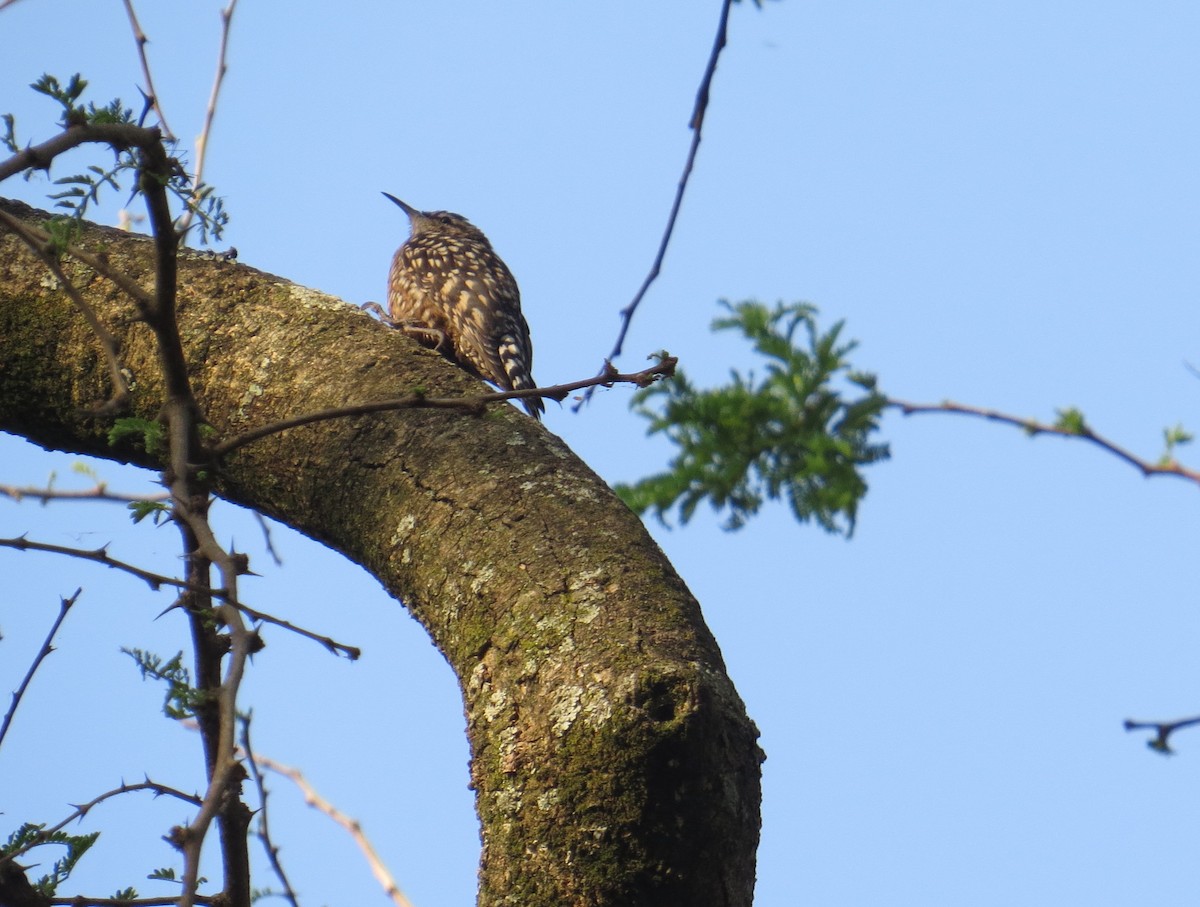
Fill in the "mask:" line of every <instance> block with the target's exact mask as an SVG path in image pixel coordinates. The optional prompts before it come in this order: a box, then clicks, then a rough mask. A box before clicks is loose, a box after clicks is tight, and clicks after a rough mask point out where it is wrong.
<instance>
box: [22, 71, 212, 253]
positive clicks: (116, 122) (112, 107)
mask: <svg viewBox="0 0 1200 907" xmlns="http://www.w3.org/2000/svg"><path fill="white" fill-rule="evenodd" d="M87 84H88V83H87V80H86V79H84V78H82V77H81V76H80V75H79V73H76V74H75V75H73V76H71V78H70V79H68V80H67V81H66V84H64V83H63V82H61V81H60V80H59V79H58V78H57V77H56V76H53V75H50V74H48V73H47V74H44V75H43V76H42V77H41V78H40V79H38V80H37V81H36V82H34V83H32V84H31V85H30V88H32V89H33V90H34V91H36V92H38V93H39V94H43V95H45V96H46V97H48V98H50V99H52V100H54V101H56V102H57V103H58V104H59V106H60V107H61V108H62V114H61V116H60V117H59V125H60V126H62V127H63V129H72V128H74V127H89V126H92V127H97V126H129V127H139V128H140V126H141V120H142V119H144V116H145V114H144V113H143V116H142V117H141V118H136V117H135V116H134V113H133V110H132V109H131V108H128V107H126V106H125V105H124V104H123V103H122V102H121V100H120V98H116V99H114V100H112V101H109V102H108V103H107V104H104V105H101V106H97V105H96V104H95V103H94V102H88V103H86V104H85V103H83V101H82V98H83V94H84V91H85V89H86V88H87ZM0 122H3V124H4V131H3V133H2V134H0V144H2V145H3V146H4V147H5V148H7V149H8V150H9V151H10V152H12V153H13V154H16V153H18V152H19V151H20V150H21V149H20V144H19V143H18V141H17V136H16V123H15V119H14V117H13V115H12V114H7V113H6V114H4V115H3V116H2V117H0ZM109 135H111V133H109ZM105 141H107V142H108V144H109V145H110V146H111V148H112V150H113V153H114V155H115V160H114V163H113V164H112V166H110V167H101V166H99V165H96V164H91V165H88V167H87V168H86V169H85V171H83V172H80V173H73V174H71V175H69V176H64V177H60V178H58V179H56V180H54V184H55V185H56V186H62V187H64V188H63V189H62V190H61V191H59V192H55V193H51V195H50V196H49V197H50V198H51V199H53V200H54V204H55V207H57V208H63V209H65V210H67V211H69V212H70V213H71V217H73V218H75V219H76V220H79V219H82V218H83V217H84V216H85V214H86V213H87V209H88V207H89V206H90V205H92V204H95V203H98V202H99V200H100V191H101V189H103V188H104V187H106V186H107V187H108V188H110V189H113V190H116V191H120V189H121V184H120V182H119V178H120V176H121V175H122V173H124V172H125V171H133V172H134V173H135V174H138V175H140V174H141V173H142V167H141V160H142V154H141V151H140V150H139V149H138V148H137V147H136V146H134V145H133V144H124V143H123V142H121V141H119V140H116V139H112V138H108V139H105ZM167 152H168V155H169V157H170V160H171V163H172V165H173V166H172V168H171V174H170V176H169V177H168V178H166V179H165V182H164V188H165V189H166V190H167V191H168V192H169V193H170V194H171V195H173V196H175V197H176V198H177V199H178V200H179V202H180V203H181V205H182V206H183V207H184V208H185V209H186V210H188V211H190V212H193V213H194V214H195V215H196V221H195V226H196V228H197V230H198V231H199V234H200V242H201V243H202V244H204V243H207V242H209V240H210V239H212V240H216V239H220V237H221V233H222V231H223V229H224V227H225V225H226V224H227V223H228V222H229V215H228V214H227V213H226V211H225V207H224V202H223V201H222V199H221V198H220V197H219V196H218V195H216V194H215V193H214V191H213V188H212V187H211V186H207V185H203V184H201V185H196V184H195V183H194V181H193V178H192V177H191V176H190V175H189V174H188V173H187V171H186V170H185V168H184V166H183V164H182V163H181V162H180V159H179V157H178V155H177V152H176V146H175V144H174V143H168V144H167ZM44 168H45V169H47V170H49V164H48V163H47V164H45V165H44ZM36 169H38V168H36V167H30V168H29V169H28V170H26V171H25V178H26V179H29V177H30V176H32V175H33V173H34V172H35V170H36ZM142 191H143V187H142V186H141V185H140V181H139V180H138V179H137V178H135V179H134V180H133V190H132V192H131V195H130V198H131V199H132V198H133V197H134V196H136V195H138V194H140V193H141V192H142ZM126 204H128V202H126Z"/></svg>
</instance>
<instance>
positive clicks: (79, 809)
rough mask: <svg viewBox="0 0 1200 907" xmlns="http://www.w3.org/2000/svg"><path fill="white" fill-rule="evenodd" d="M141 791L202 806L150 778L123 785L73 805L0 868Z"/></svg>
mask: <svg viewBox="0 0 1200 907" xmlns="http://www.w3.org/2000/svg"><path fill="white" fill-rule="evenodd" d="M139 790H148V791H151V792H152V793H153V794H154V795H155V796H156V797H163V796H166V797H174V798H175V799H177V800H182V801H183V802H184V803H191V804H192V805H193V806H199V805H200V798H199V797H197V796H196V795H195V794H187V793H184V792H183V791H181V790H179V789H178V788H174V787H169V786H168V785H166V784H159V783H158V782H157V781H151V780H150V779H149V778H147V779H146V780H145V781H139V782H138V783H136V784H124V783H122V784H121V786H120V787H116V788H113V789H112V790H110V791H105V792H104V793H102V794H100V795H99V796H98V797H94V798H93V799H91V800H89V801H88V802H87V803H83V804H79V805H75V804H73V805H74V806H75V808H74V809H73V810H72V811H71V813H70V815H68V816H67V817H66V818H65V819H63V820H62V821H61V822H59V823H58V824H57V825H52V826H51V827H49V828H43V829H42V830H41V832H40V833H39V834H38V835H37V837H36V838H35V839H34V840H32V841H30V842H29V843H28V844H26V845H25V846H23V847H21V848H18V849H17V850H14V851H13V852H12V853H10V854H7V855H6V856H4V857H0V866H2V865H4V864H5V863H7V862H9V861H10V860H15V859H16V858H17V857H19V856H21V855H22V854H24V853H28V852H29V851H30V850H32V849H33V848H35V847H39V846H41V845H42V844H43V843H44V842H45V841H48V840H49V839H50V838H51V837H52V836H54V835H55V834H57V833H58V832H60V831H62V830H63V829H64V828H66V827H67V826H68V825H70V824H71V823H72V822H77V821H79V820H80V819H82V818H83V817H84V816H86V815H87V814H88V813H89V812H91V810H92V808H93V807H95V806H99V805H100V804H101V803H103V802H104V801H105V800H110V799H112V798H113V797H117V796H120V795H121V794H129V793H133V792H134V791H139Z"/></svg>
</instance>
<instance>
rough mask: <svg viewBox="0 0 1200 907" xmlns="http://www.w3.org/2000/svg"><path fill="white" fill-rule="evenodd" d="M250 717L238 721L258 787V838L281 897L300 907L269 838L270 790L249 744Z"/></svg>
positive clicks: (251, 771)
mask: <svg viewBox="0 0 1200 907" xmlns="http://www.w3.org/2000/svg"><path fill="white" fill-rule="evenodd" d="M251 717H252V715H249V714H248V715H244V716H242V717H241V718H240V723H241V725H242V752H244V753H245V754H246V762H247V764H248V765H249V766H250V777H251V778H253V779H254V786H255V787H256V788H257V789H258V803H259V809H258V839H259V840H260V841H262V845H263V849H264V850H266V852H267V860H268V861H270V863H271V868H272V869H273V870H274V871H275V875H276V876H277V877H278V878H279V881H280V882H281V883H282V884H283V897H285V898H287V900H288V902H289V903H290V904H291V905H292V907H300V905H299V904H298V903H297V901H296V890H295V889H294V888H292V883H291V881H289V880H288V877H287V873H286V872H284V869H283V863H282V862H280V859H279V848H278V847H277V846H276V845H275V842H274V841H272V840H271V828H270V825H269V824H268V815H267V797H268V795H269V793H270V792H269V791H268V790H267V786H266V784H264V783H263V775H262V771H261V769H259V767H258V758H257V757H256V756H255V754H254V750H253V749H252V748H251V746H250V719H251Z"/></svg>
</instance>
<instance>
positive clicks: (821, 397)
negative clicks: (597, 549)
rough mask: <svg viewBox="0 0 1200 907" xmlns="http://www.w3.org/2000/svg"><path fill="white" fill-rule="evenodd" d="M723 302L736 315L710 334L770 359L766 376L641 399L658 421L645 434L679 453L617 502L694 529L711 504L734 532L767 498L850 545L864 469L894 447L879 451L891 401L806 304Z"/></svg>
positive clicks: (642, 394)
mask: <svg viewBox="0 0 1200 907" xmlns="http://www.w3.org/2000/svg"><path fill="white" fill-rule="evenodd" d="M721 304H722V305H723V306H724V307H725V308H726V309H727V310H728V312H729V314H728V315H726V316H724V317H721V318H717V319H716V320H715V321H714V322H713V325H712V326H713V329H714V330H718V331H727V330H737V331H740V332H741V334H742V335H743V336H744V337H745V338H746V339H747V340H749V341H750V342H751V343H752V344H753V347H754V350H755V352H756V353H757V354H758V355H759V356H761V357H763V358H764V359H765V360H766V365H765V369H764V373H763V375H762V377H761V378H759V377H756V376H755V375H754V374H753V373H749V374H745V375H744V374H742V373H741V372H739V371H737V370H732V371H731V374H730V381H729V383H728V384H725V385H722V386H719V387H715V388H711V389H707V390H701V389H699V388H697V387H695V386H694V385H693V384H692V383H691V382H690V381H689V380H688V379H687V377H686V376H685V375H684V374H683V373H682V371H677V372H676V375H675V378H674V379H673V380H672V381H667V382H662V383H660V384H655V385H653V386H651V387H648V388H646V389H644V390H641V391H639V392H638V393H637V394H636V395H635V397H634V399H633V402H632V404H631V405H632V407H633V408H634V410H635V411H636V412H637V413H638V414H639V415H641V416H644V417H645V418H646V419H647V420H649V423H650V426H649V428H648V430H647V433H648V434H650V435H654V434H663V435H665V436H666V437H667V438H668V439H669V440H670V441H671V443H672V444H674V445H675V447H676V448H677V450H678V452H677V453H676V455H675V456H674V458H673V459H672V460H671V462H670V464H669V469H668V470H667V471H666V472H662V473H659V474H657V475H652V476H649V477H647V478H644V479H641V480H640V481H638V482H637V483H635V484H633V485H619V486H617V488H616V491H617V493H618V494H619V495H621V497H622V498H623V499H624V500H625V502H626V503H627V504H629V506H630V507H632V508H633V509H634V510H635V511H637V512H638V513H645V512H646V511H647V510H653V511H654V513H655V515H656V516H657V517H658V518H659V519H660V520H661V521H663V522H664V523H665V522H666V514H667V512H668V511H670V510H671V509H672V508H676V507H677V508H678V517H679V520H680V522H681V523H687V522H688V520H690V519H691V517H692V516H693V514H694V513H695V510H696V507H697V506H698V505H699V504H700V502H701V501H705V500H707V501H708V502H709V504H710V505H711V506H712V507H713V509H714V510H716V511H718V512H722V511H724V512H727V514H728V516H727V518H726V521H725V528H726V529H731V530H732V529H739V528H741V527H742V526H743V525H745V523H746V521H747V519H749V518H750V517H751V516H753V515H754V514H755V513H757V512H758V509H759V507H760V506H761V505H762V503H763V501H764V500H767V499H769V500H778V499H780V498H783V499H786V500H787V502H788V504H789V506H790V507H791V509H792V513H793V514H794V515H795V517H796V519H797V520H798V521H800V522H807V521H809V520H816V522H817V524H818V525H820V526H821V527H822V528H823V529H825V530H826V531H828V532H831V533H840V534H845V535H846V536H849V535H851V534H852V533H853V531H854V525H855V518H856V516H857V511H858V504H859V501H861V500H862V498H863V496H864V495H865V494H866V491H867V483H866V481H865V479H864V478H863V475H862V471H861V470H862V467H864V466H867V465H869V464H871V463H875V462H878V461H879V460H883V459H886V458H887V457H888V447H887V445H886V444H879V443H872V441H871V438H872V436H873V435H874V434H875V433H876V432H877V431H878V428H879V420H880V414H881V412H882V410H883V408H884V406H885V404H886V398H885V397H884V396H883V394H881V393H879V392H878V391H877V390H876V386H875V385H876V381H875V376H874V375H871V374H867V373H865V372H860V371H856V370H853V369H852V368H851V367H850V364H849V362H848V361H847V358H846V357H847V356H848V355H849V353H850V352H851V351H853V350H854V348H855V347H856V345H857V344H856V343H855V342H854V341H847V342H843V341H842V340H841V334H842V328H843V322H840V321H839V322H838V323H837V324H835V325H833V327H832V328H830V329H829V330H828V331H825V332H822V331H821V330H820V329H819V328H818V325H817V321H816V315H817V310H816V309H815V308H814V307H813V306H811V305H808V304H804V303H794V304H791V305H785V304H782V303H780V304H777V305H775V306H774V307H773V308H770V307H768V306H766V305H764V304H763V303H760V302H755V301H746V302H740V303H738V304H736V305H730V304H729V303H728V302H725V301H722V303H721Z"/></svg>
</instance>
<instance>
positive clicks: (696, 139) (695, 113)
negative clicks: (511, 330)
mask: <svg viewBox="0 0 1200 907" xmlns="http://www.w3.org/2000/svg"><path fill="white" fill-rule="evenodd" d="M732 3H733V0H724V2H723V3H722V4H721V17H720V21H719V22H718V24H717V36H716V38H715V39H714V40H713V46H712V51H711V53H709V55H708V62H707V63H706V64H705V67H704V75H703V76H702V77H701V78H700V87H699V89H697V91H696V103H695V105H694V106H693V107H692V117H691V119H690V120H689V121H688V128H689V129H691V131H692V143H691V146H690V147H689V148H688V154H687V160H686V161H685V162H684V165H683V173H682V174H681V175H680V177H679V185H678V186H677V187H676V189H675V200H674V201H673V202H672V203H671V213H670V214H669V215H668V216H667V226H666V229H665V230H663V235H662V239H661V240H660V241H659V244H658V252H657V254H656V255H655V256H654V262H653V263H652V264H651V265H650V272H649V273H648V274H647V275H646V279H645V280H644V281H642V285H641V286H640V287H639V288H638V291H637V293H635V294H634V297H633V301H632V302H630V303H629V305H627V306H625V308H623V309H621V312H620V315H621V328H620V330H619V331H618V332H617V340H616V343H614V344H613V348H612V352H610V353H609V354H608V357H607V358H606V359H605V360H604V364H605V368H611V365H610V363H611V362H612V361H613V360H615V359H616V358H617V357H618V356H620V355H621V350H622V348H623V347H624V346H625V336H626V335H627V334H628V333H629V327H630V325H631V324H633V316H634V313H635V312H637V309H638V306H639V305H641V304H642V299H643V298H645V296H646V292H647V291H648V290H649V289H650V285H651V284H652V283H654V281H655V280H657V279H658V275H659V272H660V271H661V270H662V264H663V259H664V258H666V255H667V246H669V245H670V243H671V236H672V235H673V234H674V232H675V221H676V220H677V219H678V217H679V209H680V208H681V207H682V206H683V195H684V193H685V192H686V191H687V186H688V181H689V180H690V179H691V176H692V168H693V167H694V166H695V164H696V155H697V153H698V152H699V151H700V136H701V133H702V131H703V129H704V115H705V113H707V112H708V100H709V93H710V91H711V90H712V82H713V77H714V76H715V75H716V73H717V61H718V60H719V59H720V57H721V51H722V50H724V49H725V44H726V40H727V35H728V31H729V8H730V6H731V5H732ZM602 374H603V372H602ZM592 393H593V391H592V390H589V391H588V392H587V393H586V394H585V395H584V397H583V399H582V400H580V402H579V403H577V404H576V405H575V407H574V408H575V410H576V411H578V410H579V407H580V406H582V405H583V404H584V403H587V402H588V401H590V400H591V398H592Z"/></svg>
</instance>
